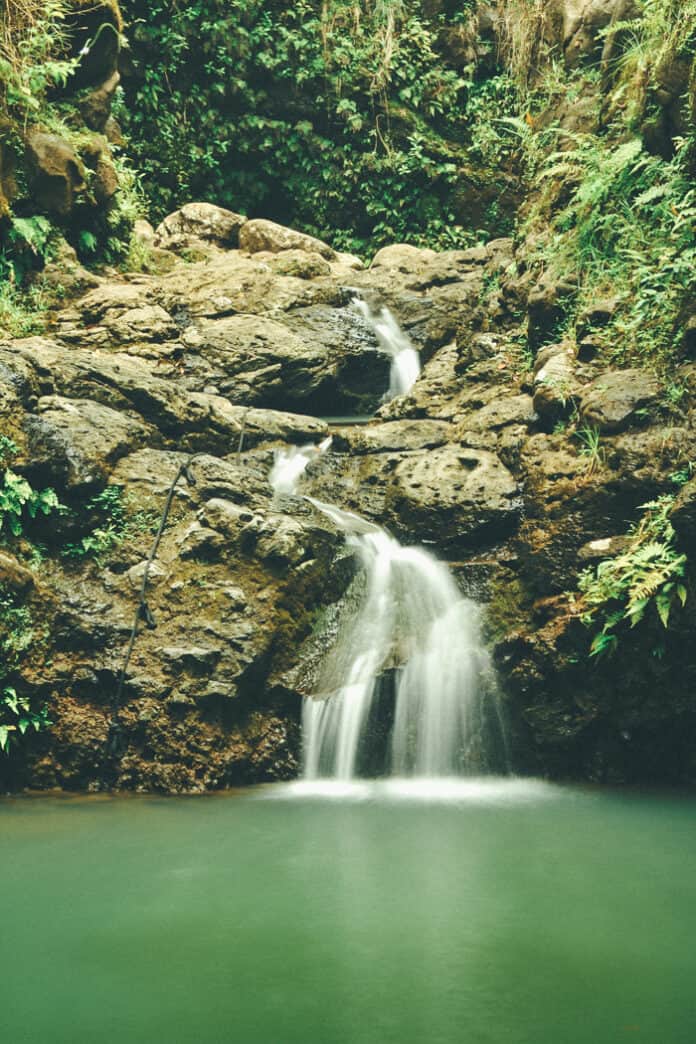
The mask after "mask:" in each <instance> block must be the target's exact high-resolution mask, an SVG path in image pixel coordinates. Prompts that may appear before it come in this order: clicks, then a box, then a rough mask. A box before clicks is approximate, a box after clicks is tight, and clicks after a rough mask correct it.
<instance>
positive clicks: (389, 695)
mask: <svg viewBox="0 0 696 1044" xmlns="http://www.w3.org/2000/svg"><path fill="white" fill-rule="evenodd" d="M307 499H308V500H310V502H311V503H313V504H314V505H315V507H317V508H318V509H319V510H321V511H323V512H325V514H327V515H328V516H329V517H330V518H331V519H332V520H333V521H334V522H335V523H336V525H338V526H339V527H340V528H341V529H343V531H344V532H345V534H346V541H347V543H348V544H349V546H351V547H353V548H354V549H355V551H356V554H357V556H358V558H359V561H360V564H361V566H362V571H363V578H364V585H365V589H364V593H363V595H362V597H361V598H360V599H359V600H358V605H357V606H356V607H355V609H354V611H353V613H352V615H350V617H349V619H348V620H347V621H344V622H343V623H342V625H341V626H340V628H339V633H338V635H337V638H336V642H335V644H334V646H333V648H332V650H331V651H330V653H329V654H328V656H327V658H326V660H325V663H324V665H323V668H322V670H321V672H320V678H319V685H318V689H319V691H318V692H317V693H316V695H314V696H313V697H309V698H307V699H305V702H304V709H303V719H302V732H303V749H304V777H305V778H306V779H321V778H331V779H338V780H351V779H354V778H356V777H357V776H360V775H365V774H373V775H374V774H384V772H385V771H386V772H387V773H389V774H391V775H394V776H399V777H403V776H418V777H431V778H432V777H452V776H458V775H462V774H464V773H466V772H467V771H480V770H481V768H482V767H485V764H484V762H483V759H482V750H481V742H480V741H481V733H482V730H483V728H484V717H485V708H484V698H485V696H486V694H487V693H488V694H490V693H491V688H492V686H491V678H492V669H491V664H490V661H489V657H488V654H487V652H486V650H485V648H484V646H483V644H482V641H481V635H480V612H479V609H478V607H477V606H476V605H475V603H473V602H472V601H470V600H469V599H467V598H464V597H463V596H462V594H461V592H460V591H459V589H458V587H457V585H456V583H455V581H454V578H453V577H452V575H451V573H450V571H449V569H448V568H447V566H446V565H445V564H444V563H442V562H439V561H438V560H437V559H436V558H434V557H433V556H432V555H431V554H429V553H428V552H427V551H424V550H423V549H421V548H417V547H403V546H402V545H401V544H399V543H398V542H397V541H396V540H395V539H394V538H393V537H392V536H390V535H389V534H388V533H386V532H385V531H384V530H382V529H380V528H379V527H378V526H375V525H373V524H372V523H370V522H367V521H366V520H365V519H362V518H360V517H359V516H357V515H354V514H352V513H350V512H346V511H341V510H340V509H338V508H336V507H334V506H333V505H328V504H323V503H322V502H321V501H317V500H313V499H312V498H309V497H308V498H307ZM385 701H386V702H387V703H389V704H390V706H391V708H392V710H393V719H392V721H391V723H390V725H389V727H388V728H387V730H386V731H387V732H388V738H387V737H385V741H384V743H383V744H382V746H383V748H384V749H383V750H381V751H380V761H381V768H379V767H378V768H377V769H375V765H374V758H373V759H372V761H371V760H370V754H371V748H373V746H374V743H373V734H374V733H375V732H379V730H380V725H379V717H380V713H381V710H382V704H383V703H384V702H385ZM493 709H494V711H495V708H493ZM382 731H384V727H382Z"/></svg>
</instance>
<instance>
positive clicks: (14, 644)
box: [0, 586, 52, 753]
mask: <svg viewBox="0 0 696 1044" xmlns="http://www.w3.org/2000/svg"><path fill="white" fill-rule="evenodd" d="M33 641H34V627H33V624H32V618H31V613H30V612H29V610H28V609H27V607H26V606H23V605H20V604H18V602H17V599H16V596H15V595H14V594H13V593H11V592H9V591H7V590H5V589H4V588H3V587H1V586H0V683H2V682H3V681H4V680H6V679H7V678H8V676H9V675H11V674H12V672H13V671H15V670H16V669H17V667H18V666H19V664H20V662H21V660H22V658H23V656H24V655H25V653H26V652H27V650H28V649H29V648H30V647H31V646H32V644H33ZM51 724H52V722H51V721H49V718H48V710H47V708H46V706H45V704H44V705H43V706H42V707H40V708H39V709H38V710H35V709H33V708H32V706H31V703H30V701H29V700H28V699H27V698H26V697H24V696H20V695H18V694H17V692H16V690H15V689H14V688H12V687H9V686H6V685H3V686H2V688H0V751H3V752H4V753H9V750H10V746H11V745H12V744H13V743H15V742H17V741H18V740H19V739H20V738H21V737H22V736H23V735H24V734H25V733H26V732H27V731H28V730H29V729H33V730H34V731H36V732H39V731H41V730H42V729H45V728H48V727H49V726H50V725H51Z"/></svg>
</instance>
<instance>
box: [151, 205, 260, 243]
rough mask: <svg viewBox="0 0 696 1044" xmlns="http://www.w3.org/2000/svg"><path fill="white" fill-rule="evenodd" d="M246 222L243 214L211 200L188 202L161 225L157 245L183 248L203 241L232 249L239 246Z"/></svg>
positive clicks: (158, 229) (156, 233) (156, 239)
mask: <svg viewBox="0 0 696 1044" xmlns="http://www.w3.org/2000/svg"><path fill="white" fill-rule="evenodd" d="M245 222H246V218H245V217H244V216H243V215H242V214H235V213H234V211H232V210H225V209H224V207H216V206H215V205H214V204H212V203H187V204H186V205H185V206H183V207H181V209H180V210H175V211H174V213H173V214H169V215H168V216H167V217H166V218H165V219H164V221H163V222H162V223H161V225H159V226H158V228H157V230H156V232H155V246H158V247H164V248H166V249H167V250H183V249H188V248H190V247H191V246H193V245H195V243H196V242H203V243H211V244H213V245H214V246H217V247H221V248H222V249H224V250H233V249H235V248H236V247H237V246H239V230H240V228H241V227H242V226H243V225H244V223H245Z"/></svg>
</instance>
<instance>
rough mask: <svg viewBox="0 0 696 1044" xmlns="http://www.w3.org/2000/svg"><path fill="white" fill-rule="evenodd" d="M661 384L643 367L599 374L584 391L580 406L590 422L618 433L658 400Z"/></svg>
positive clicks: (643, 414) (601, 428)
mask: <svg viewBox="0 0 696 1044" xmlns="http://www.w3.org/2000/svg"><path fill="white" fill-rule="evenodd" d="M659 394H660V385H659V383H658V381H657V380H656V379H655V378H654V377H652V376H651V375H650V374H647V373H644V372H643V371H642V370H616V371H613V372H610V373H605V374H602V376H601V377H598V378H597V379H596V380H595V381H593V382H592V384H590V385H589V386H588V387H587V389H586V390H585V391H584V393H583V395H582V399H581V404H580V408H581V411H582V415H583V417H584V418H585V420H586V421H587V422H588V423H589V424H594V425H595V426H596V427H597V428H599V430H600V431H605V432H617V431H624V430H625V429H626V428H628V427H629V426H631V425H632V424H635V423H636V422H640V420H641V419H643V418H644V417H645V415H646V414H647V413H648V412H649V411H650V410H651V409H653V408H654V407H655V406H656V404H657V401H658V398H659Z"/></svg>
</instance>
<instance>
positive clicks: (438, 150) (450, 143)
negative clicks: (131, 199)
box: [121, 0, 504, 252]
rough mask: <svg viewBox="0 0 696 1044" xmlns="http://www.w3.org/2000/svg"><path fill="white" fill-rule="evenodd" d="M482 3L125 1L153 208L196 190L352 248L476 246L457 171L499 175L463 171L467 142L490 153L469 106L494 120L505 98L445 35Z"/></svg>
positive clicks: (135, 113)
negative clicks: (454, 58)
mask: <svg viewBox="0 0 696 1044" xmlns="http://www.w3.org/2000/svg"><path fill="white" fill-rule="evenodd" d="M474 6H475V5H474V4H471V3H468V4H464V5H458V7H457V10H456V12H455V13H454V14H452V15H448V14H446V13H442V14H438V15H433V16H432V17H426V15H425V14H424V10H423V5H422V4H420V3H415V2H413V0H377V2H372V0H359V2H355V0H350V2H349V0H324V2H319V0H300V2H298V3H296V4H292V5H280V4H277V3H274V2H269V0H251V2H248V0H245V2H244V3H242V2H240V0H237V2H233V3H229V4H225V5H222V4H220V3H217V2H215V0H196V2H195V3H192V4H187V5H185V6H181V5H178V4H175V3H173V2H172V0H155V2H153V3H152V4H150V5H149V6H148V13H147V17H146V18H145V17H143V16H142V9H141V7H140V5H139V4H137V3H136V2H135V0H125V3H124V4H123V7H124V10H125V12H126V14H127V16H129V17H130V25H129V28H128V32H129V37H130V41H131V46H132V50H133V55H134V58H135V71H134V74H133V75H131V76H130V77H128V78H127V79H126V96H125V101H126V104H125V107H124V108H123V110H122V113H121V115H122V117H123V120H124V122H125V125H126V127H127V130H128V132H129V134H130V136H131V140H132V142H133V143H134V147H135V150H136V153H137V156H138V162H139V164H140V166H141V168H142V169H143V171H144V172H145V173H146V175H147V186H148V192H149V195H150V200H151V203H152V206H153V209H154V213H155V215H156V216H162V215H164V214H165V213H166V212H168V211H170V210H172V209H174V207H175V206H177V205H180V204H181V202H183V201H185V200H187V199H196V198H201V199H209V200H211V201H213V202H216V203H220V204H222V205H225V206H229V207H231V208H232V209H234V210H241V211H242V212H244V213H247V214H249V215H250V216H265V217H272V218H274V219H276V220H279V221H283V222H285V223H290V224H296V225H299V226H301V227H302V228H304V229H305V230H306V231H309V232H313V233H315V234H318V235H320V236H323V237H325V238H330V239H331V241H332V242H333V243H334V244H335V245H336V246H338V247H342V248H345V249H350V250H354V251H357V252H362V251H364V250H365V249H366V248H367V247H368V245H369V246H370V247H377V246H380V245H383V244H384V243H387V242H394V241H399V240H408V241H409V242H413V243H416V244H422V245H428V246H441V247H452V246H461V245H468V244H469V243H471V242H472V241H474V240H475V239H477V238H478V235H477V233H478V229H477V228H476V227H472V226H471V223H470V222H469V221H468V219H467V216H466V213H465V212H463V210H462V208H461V207H457V205H456V193H457V191H458V190H459V188H460V185H461V175H462V170H463V168H465V169H467V170H468V173H469V174H470V175H472V176H473V177H474V180H475V179H476V177H479V176H481V177H484V178H485V177H489V178H493V180H495V177H496V171H495V170H491V169H490V168H489V169H488V170H487V171H486V172H483V171H482V167H481V165H480V164H479V165H478V167H477V166H476V162H474V169H473V171H472V170H469V169H468V167H467V164H468V163H469V160H468V153H467V145H468V144H469V143H470V140H471V139H472V137H473V138H474V139H475V140H474V146H475V150H476V155H478V156H479V157H480V156H481V155H482V154H485V155H486V156H487V157H488V156H489V155H490V154H491V149H490V147H489V142H487V140H486V138H485V134H484V127H485V124H484V121H483V120H480V121H479V120H478V118H476V120H475V122H476V123H477V126H478V127H479V131H478V132H477V134H472V128H471V125H470V124H471V122H472V121H471V119H470V118H469V117H467V106H468V104H469V102H470V101H471V103H472V106H473V107H474V109H476V112H481V111H482V110H485V112H486V113H489V114H490V115H491V117H494V116H495V115H497V114H500V112H501V111H502V108H503V104H504V100H503V99H502V97H501V94H500V92H496V89H495V88H493V87H492V88H491V89H490V91H491V95H490V97H489V98H488V99H487V98H486V97H484V95H483V94H482V93H481V92H480V91H479V90H478V87H479V84H478V82H477V80H476V76H475V70H474V68H473V66H469V67H465V68H459V67H456V66H455V65H453V64H451V63H450V62H449V61H448V60H447V59H446V58H445V57H443V53H442V50H441V49H440V43H439V34H440V33H441V32H443V31H446V30H447V28H448V26H451V25H454V24H460V23H462V22H465V21H466V19H467V18H468V17H469V15H470V13H471V11H472V9H473V8H474ZM498 86H499V87H500V88H501V90H502V92H503V93H504V89H503V85H502V84H499V85H498ZM472 112H473V110H472ZM473 116H474V117H475V116H476V113H474V114H473ZM472 118H473V117H472ZM472 158H473V159H474V160H475V159H476V156H475V155H474V154H473V153H472ZM489 218H493V219H494V218H495V214H491V215H489Z"/></svg>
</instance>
